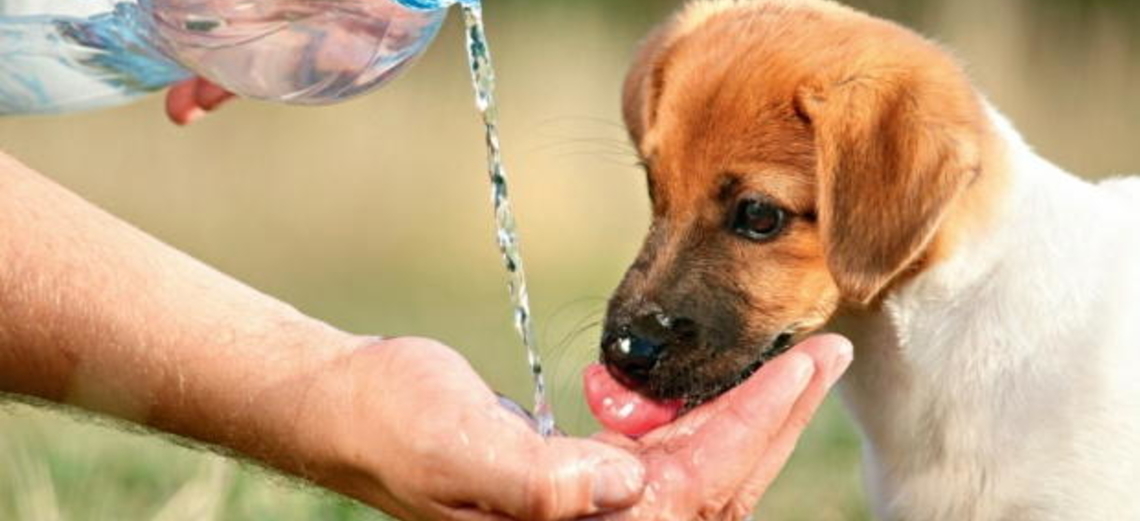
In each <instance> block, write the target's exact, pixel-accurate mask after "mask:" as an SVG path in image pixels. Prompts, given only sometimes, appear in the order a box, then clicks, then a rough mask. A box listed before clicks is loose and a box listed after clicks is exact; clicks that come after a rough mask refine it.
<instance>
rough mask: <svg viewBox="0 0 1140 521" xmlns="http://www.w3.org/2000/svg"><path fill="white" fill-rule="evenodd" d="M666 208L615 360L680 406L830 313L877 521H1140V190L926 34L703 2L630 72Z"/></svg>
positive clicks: (838, 12) (605, 353)
mask: <svg viewBox="0 0 1140 521" xmlns="http://www.w3.org/2000/svg"><path fill="white" fill-rule="evenodd" d="M624 115H625V120H626V123H627V126H628V127H629V132H630V135H631V137H632V139H633V141H634V143H635V144H636V147H637V150H638V152H639V154H640V156H641V157H642V158H643V161H644V166H645V168H646V171H647V174H648V180H649V195H650V198H651V200H652V212H653V220H652V226H651V228H650V230H649V233H648V237H647V238H646V240H645V244H644V247H643V249H642V251H641V253H640V255H639V256H638V257H637V259H636V260H635V261H634V263H633V265H632V267H631V268H630V269H629V271H628V273H627V274H626V276H625V278H624V280H623V281H622V283H621V285H620V287H619V288H618V289H617V291H616V293H615V294H614V296H613V298H612V300H611V301H610V303H609V309H608V315H607V319H606V323H605V332H604V334H603V339H602V359H603V361H604V362H605V363H606V366H607V369H608V370H609V372H610V373H611V374H612V375H613V376H614V377H615V378H616V379H617V380H618V381H620V382H622V383H623V384H624V385H626V386H627V387H630V388H633V389H635V390H637V391H638V392H640V393H642V394H644V395H646V396H648V397H651V398H654V399H659V400H675V399H682V400H685V401H687V402H688V403H689V404H690V405H693V404H697V403H700V402H701V401H704V400H707V399H709V398H711V397H714V396H716V395H718V394H720V393H722V392H724V391H725V390H727V389H729V388H730V387H732V386H733V385H735V384H737V383H738V382H740V381H742V379H744V378H746V377H747V376H748V375H749V374H751V373H752V372H753V371H755V370H756V368H758V367H759V366H760V365H761V364H762V363H763V362H764V361H765V360H767V359H769V358H771V357H772V356H774V355H776V354H778V353H779V352H780V351H782V350H783V349H785V348H786V347H787V346H789V345H790V344H791V343H793V342H795V341H796V340H798V339H800V338H802V337H803V336H804V335H806V334H808V333H810V332H812V331H815V330H818V329H820V328H823V327H825V326H827V325H828V324H831V327H833V328H835V329H837V330H839V331H840V332H843V333H845V334H847V335H849V336H850V337H851V338H852V339H853V340H854V341H855V345H856V349H857V356H856V362H855V365H854V366H853V367H852V369H851V371H850V373H849V374H848V375H847V377H846V378H845V381H844V383H843V384H842V391H843V395H844V398H845V402H846V404H847V405H848V407H849V409H850V410H851V412H852V413H853V415H854V417H855V418H856V420H857V423H858V425H859V426H860V428H861V430H862V433H863V435H864V438H865V442H866V443H865V469H866V482H867V484H868V487H869V489H870V492H871V494H872V496H873V504H874V508H875V510H876V511H877V513H878V515H879V516H880V517H881V518H882V519H887V520H913V521H939V520H946V521H963V520H973V521H986V520H993V521H1012V520H1036V521H1045V520H1050V521H1052V520H1055V521H1062V520H1063V521H1073V520H1106V521H1107V520H1113V521H1117V520H1138V519H1140V492H1138V491H1137V489H1136V487H1137V486H1138V484H1140V182H1138V181H1137V180H1136V179H1119V180H1113V181H1108V182H1103V183H1100V184H1092V183H1089V182H1086V181H1082V180H1080V179H1078V178H1076V177H1074V176H1072V175H1069V174H1067V173H1065V172H1063V171H1062V170H1061V169H1059V168H1058V167H1056V166H1054V165H1052V164H1050V163H1049V162H1048V161H1047V160H1045V159H1042V158H1041V157H1038V156H1037V155H1035V154H1034V152H1033V151H1032V150H1031V149H1030V147H1029V146H1028V145H1026V144H1025V142H1024V141H1023V140H1022V138H1021V137H1020V136H1019V135H1018V134H1017V132H1016V131H1015V130H1014V129H1013V127H1012V126H1011V125H1010V124H1009V123H1008V122H1007V121H1006V120H1005V119H1004V118H1003V117H1002V116H1001V115H1000V114H998V112H997V111H996V110H994V109H993V108H992V107H990V106H989V105H988V104H987V102H986V101H985V100H984V99H983V98H982V96H981V95H980V94H978V92H977V91H976V90H974V89H973V88H972V87H971V85H970V83H969V80H968V79H967V77H966V75H965V74H964V73H963V71H962V68H961V67H960V66H959V65H958V64H957V63H956V62H955V61H954V59H953V58H951V57H950V56H949V55H948V54H947V53H946V52H944V51H943V50H942V49H940V48H939V47H938V46H936V45H934V44H932V43H930V42H928V41H926V40H924V39H923V38H921V37H920V36H918V35H916V34H914V33H912V32H910V31H908V30H906V29H904V28H902V27H899V26H897V25H894V24H892V23H890V22H886V21H883V20H878V19H875V18H872V17H870V16H867V15H865V14H862V13H859V12H856V11H854V10H851V9H849V8H846V7H843V6H840V5H838V4H835V3H831V2H829V1H826V0H755V1H731V0H713V1H703V2H696V3H692V4H690V5H689V6H688V7H687V8H685V9H684V10H683V11H682V12H681V13H679V14H678V15H677V16H676V17H674V18H673V19H672V20H670V21H669V22H668V23H666V24H665V25H664V26H662V27H661V28H659V29H657V30H656V31H655V32H654V33H653V34H652V35H651V36H650V37H649V39H648V40H647V41H646V43H645V44H644V47H643V49H642V50H641V52H640V54H639V55H638V57H637V58H636V61H635V63H634V65H633V68H632V71H631V72H630V74H629V76H628V79H627V81H626V84H625V92H624Z"/></svg>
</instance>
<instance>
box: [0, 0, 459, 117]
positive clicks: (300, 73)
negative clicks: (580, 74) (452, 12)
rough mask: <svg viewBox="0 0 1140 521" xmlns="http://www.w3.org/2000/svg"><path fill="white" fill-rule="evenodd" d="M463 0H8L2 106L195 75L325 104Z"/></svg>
mask: <svg viewBox="0 0 1140 521" xmlns="http://www.w3.org/2000/svg"><path fill="white" fill-rule="evenodd" d="M456 2H457V0H118V1H116V0H0V114H19V113H23V114H28V113H48V112H64V111H75V110H84V109H90V108H96V107H102V106H107V105H115V104H121V103H125V102H127V101H130V100H132V99H134V98H137V97H139V96H141V95H144V94H147V93H149V92H152V91H154V90H157V89H161V88H163V87H165V86H167V85H169V84H171V83H174V82H177V81H179V80H182V79H185V78H189V77H191V76H194V75H198V76H202V77H205V78H207V79H209V80H210V81H213V82H214V83H217V84H218V85H221V86H223V87H225V88H226V89H228V90H230V91H232V92H234V93H237V94H239V95H241V96H245V97H250V98H258V99H265V100H275V101H282V102H286V103H296V104H325V103H332V102H336V101H339V100H343V99H346V98H349V97H352V96H355V95H358V94H361V93H364V92H367V91H370V90H372V89H375V88H377V87H379V86H381V85H383V84H384V83H386V82H387V81H389V80H391V79H392V78H394V77H395V76H396V75H398V74H399V73H400V72H402V71H403V70H405V69H406V68H407V67H408V66H409V65H410V64H411V63H412V62H413V61H414V59H415V58H416V57H417V56H419V55H420V54H422V53H423V51H424V50H425V49H426V48H427V47H428V46H429V45H430V44H431V42H432V40H433V39H434V38H435V36H436V34H437V33H438V32H439V28H440V26H441V25H442V23H443V20H444V18H445V17H446V15H447V8H448V7H449V6H450V5H451V4H453V3H456Z"/></svg>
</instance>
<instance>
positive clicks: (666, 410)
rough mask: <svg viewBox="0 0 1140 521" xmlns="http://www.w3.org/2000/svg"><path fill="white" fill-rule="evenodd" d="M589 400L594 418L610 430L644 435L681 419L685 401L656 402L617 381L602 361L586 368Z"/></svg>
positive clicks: (585, 375) (587, 398)
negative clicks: (679, 415) (678, 418)
mask: <svg viewBox="0 0 1140 521" xmlns="http://www.w3.org/2000/svg"><path fill="white" fill-rule="evenodd" d="M582 377H583V379H584V381H585V391H586V402H587V403H589V404H590V410H591V411H593V413H594V417H595V418H597V419H598V421H599V422H601V424H602V425H603V426H605V427H606V428H607V429H610V430H613V431H617V432H620V433H622V434H625V435H626V436H634V437H636V436H641V435H642V434H645V433H647V432H649V431H651V430H653V429H656V428H658V427H660V426H662V425H665V424H666V423H669V422H671V421H673V420H674V419H676V418H677V415H678V414H679V413H680V412H681V406H682V405H684V402H683V401H681V400H670V401H667V402H655V401H653V400H650V399H648V398H646V397H644V396H642V395H640V394H637V393H636V392H634V391H632V390H630V389H628V388H626V387H625V386H623V385H622V384H620V383H618V381H617V380H614V377H613V376H610V373H609V372H608V371H606V368H605V367H603V366H602V365H601V364H593V365H591V366H589V367H587V368H586V371H585V372H584V373H583V375H582Z"/></svg>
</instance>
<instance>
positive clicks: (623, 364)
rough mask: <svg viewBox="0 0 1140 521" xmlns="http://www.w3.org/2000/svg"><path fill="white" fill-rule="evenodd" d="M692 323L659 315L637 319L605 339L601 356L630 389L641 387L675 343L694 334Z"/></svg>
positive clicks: (620, 327)
mask: <svg viewBox="0 0 1140 521" xmlns="http://www.w3.org/2000/svg"><path fill="white" fill-rule="evenodd" d="M694 330H695V328H694V326H693V322H692V321H691V320H688V319H684V318H671V317H669V316H667V315H664V314H662V313H654V314H650V315H645V316H642V317H638V318H637V319H635V320H633V321H632V322H631V323H630V324H629V325H626V326H619V327H618V328H617V329H616V331H615V332H614V333H613V334H610V335H607V337H606V341H605V345H603V346H602V352H603V356H604V359H605V362H606V364H607V365H608V366H609V367H610V369H611V371H614V372H615V373H616V374H615V376H617V377H618V378H619V379H620V380H623V381H624V382H623V383H625V384H627V385H631V386H638V385H642V384H644V383H645V382H646V381H647V380H648V379H649V374H650V372H652V371H653V368H655V367H657V364H658V363H659V362H661V360H662V358H664V357H665V356H667V355H668V352H669V350H670V349H672V348H673V347H674V346H675V345H676V344H677V343H679V342H682V341H685V340H688V339H689V337H691V336H692V335H693V333H694Z"/></svg>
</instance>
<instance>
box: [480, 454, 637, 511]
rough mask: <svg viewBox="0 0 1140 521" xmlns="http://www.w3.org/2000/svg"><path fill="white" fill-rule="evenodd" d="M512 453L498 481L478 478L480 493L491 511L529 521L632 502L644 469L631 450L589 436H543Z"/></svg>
mask: <svg viewBox="0 0 1140 521" xmlns="http://www.w3.org/2000/svg"><path fill="white" fill-rule="evenodd" d="M532 447H533V448H532V449H530V450H528V451H526V452H528V453H527V454H521V455H520V456H521V457H512V458H510V462H509V463H507V464H506V465H505V466H504V468H501V469H500V470H501V474H500V477H501V478H502V479H501V480H494V482H488V481H489V480H486V479H484V480H482V481H483V482H484V483H483V490H482V491H475V493H476V495H475V496H473V497H479V498H482V499H483V500H484V501H485V502H486V503H487V504H486V506H488V507H490V509H491V510H492V511H494V512H501V513H503V514H506V515H508V516H510V517H512V518H514V519H527V520H535V521H545V520H556V519H574V518H579V517H582V516H589V515H594V514H599V513H604V512H611V511H614V510H618V509H621V508H626V507H629V506H632V505H633V504H634V503H636V502H637V500H638V499H639V498H640V497H641V491H642V488H643V487H644V480H645V468H644V467H643V466H642V464H641V462H640V461H639V460H638V459H637V458H636V457H635V456H634V455H633V454H631V453H629V452H627V451H624V450H622V449H618V448H615V447H610V446H608V445H605V444H603V443H599V442H596V441H592V440H583V439H577V438H549V439H545V440H538V441H536V442H535V443H534V444H533V445H532Z"/></svg>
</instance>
